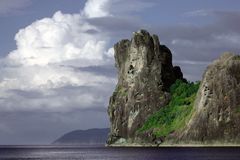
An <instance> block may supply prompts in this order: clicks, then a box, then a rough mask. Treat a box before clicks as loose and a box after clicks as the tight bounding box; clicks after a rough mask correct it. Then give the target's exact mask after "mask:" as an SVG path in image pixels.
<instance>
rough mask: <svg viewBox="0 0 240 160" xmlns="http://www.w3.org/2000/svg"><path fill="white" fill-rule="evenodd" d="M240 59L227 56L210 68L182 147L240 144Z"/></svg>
mask: <svg viewBox="0 0 240 160" xmlns="http://www.w3.org/2000/svg"><path fill="white" fill-rule="evenodd" d="M239 123H240V56H239V55H234V54H231V53H225V54H223V55H222V56H221V57H220V58H219V59H218V60H215V61H214V62H213V63H212V64H211V65H209V66H208V68H207V70H206V71H205V73H204V75H203V80H202V83H201V86H200V89H199V91H198V94H197V98H196V101H195V112H194V114H193V116H192V118H191V120H190V122H189V123H188V126H187V127H186V130H185V132H183V134H182V135H180V137H179V140H180V143H197V144H199V143H204V144H228V143H231V144H233V143H235V144H236V143H238V144H240V125H239Z"/></svg>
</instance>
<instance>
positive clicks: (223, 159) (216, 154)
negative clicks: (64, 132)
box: [0, 146, 240, 160]
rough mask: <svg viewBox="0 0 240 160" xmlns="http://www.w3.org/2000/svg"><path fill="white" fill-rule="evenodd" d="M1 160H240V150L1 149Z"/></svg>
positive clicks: (182, 148) (13, 147)
mask: <svg viewBox="0 0 240 160" xmlns="http://www.w3.org/2000/svg"><path fill="white" fill-rule="evenodd" d="M0 160H240V148H238V147H215V148H214V147H210V148H208V147H200V148H198V147H193V148H191V147H163V148H131V147H125V148H109V147H103V146H91V147H89V146H0Z"/></svg>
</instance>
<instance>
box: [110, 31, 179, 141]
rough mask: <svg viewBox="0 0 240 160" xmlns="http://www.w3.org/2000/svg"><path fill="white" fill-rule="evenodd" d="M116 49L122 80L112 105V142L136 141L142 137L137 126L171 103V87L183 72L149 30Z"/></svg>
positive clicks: (119, 74) (111, 99)
mask: <svg viewBox="0 0 240 160" xmlns="http://www.w3.org/2000/svg"><path fill="white" fill-rule="evenodd" d="M114 51H115V55H114V56H115V61H116V67H117V69H118V83H117V86H116V88H115V91H114V92H113V95H112V96H111V98H110V102H109V107H108V114H109V117H110V122H111V131H110V134H109V138H108V144H109V145H111V144H121V143H125V142H129V143H134V142H138V141H141V140H140V139H141V138H139V136H138V134H137V130H138V129H139V128H140V127H141V126H142V125H143V123H144V122H145V120H146V119H147V118H148V117H149V116H150V115H152V114H153V113H154V112H156V111H158V110H159V109H160V108H161V107H163V106H165V105H167V104H168V102H169V100H170V95H169V92H168V91H169V87H170V86H171V85H172V84H173V83H174V82H175V81H176V79H183V74H182V72H181V69H180V67H173V65H172V54H171V51H170V50H169V49H168V48H167V47H166V46H164V45H160V43H159V39H158V36H156V35H153V36H151V35H150V34H149V33H148V32H147V31H145V30H140V31H138V32H135V33H134V34H133V38H132V39H131V40H122V41H120V42H118V43H117V44H115V45H114ZM149 139H151V138H149ZM150 141H151V140H150Z"/></svg>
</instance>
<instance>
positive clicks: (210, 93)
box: [107, 30, 240, 146]
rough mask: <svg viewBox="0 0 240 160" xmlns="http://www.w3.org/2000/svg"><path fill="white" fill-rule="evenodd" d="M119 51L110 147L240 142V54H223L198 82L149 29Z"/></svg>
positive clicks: (123, 43)
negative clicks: (186, 74)
mask: <svg viewBox="0 0 240 160" xmlns="http://www.w3.org/2000/svg"><path fill="white" fill-rule="evenodd" d="M114 51H115V54H114V56H115V61H116V67H117V69H118V83H117V85H116V88H115V91H114V92H113V94H112V96H111V98H110V102H109V107H108V115H109V117H110V122H111V128H110V134H109V137H108V141H107V144H108V146H161V145H176V146H177V145H220V146H221V145H239V144H240V125H239V122H240V56H239V55H235V54H233V53H224V54H223V55H222V56H221V57H220V58H219V59H217V60H215V61H214V62H213V63H212V64H210V65H209V66H208V67H207V69H206V71H205V73H204V75H203V78H202V81H201V82H194V83H193V82H188V81H187V80H186V79H185V78H184V76H183V73H182V71H181V68H180V67H179V66H173V64H172V53H171V51H170V49H169V48H167V47H166V46H165V45H161V44H160V42H159V39H158V36H157V35H150V34H149V33H148V32H147V31H146V30H140V31H138V32H134V33H133V37H132V39H131V40H127V39H125V40H122V41H120V42H118V43H117V44H115V45H114ZM193 54H194V53H193Z"/></svg>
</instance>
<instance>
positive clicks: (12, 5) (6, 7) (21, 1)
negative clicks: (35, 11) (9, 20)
mask: <svg viewBox="0 0 240 160" xmlns="http://www.w3.org/2000/svg"><path fill="white" fill-rule="evenodd" d="M30 4H31V0H1V1H0V16H1V15H7V14H14V13H19V12H21V9H23V8H25V7H27V6H28V5H30Z"/></svg>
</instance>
